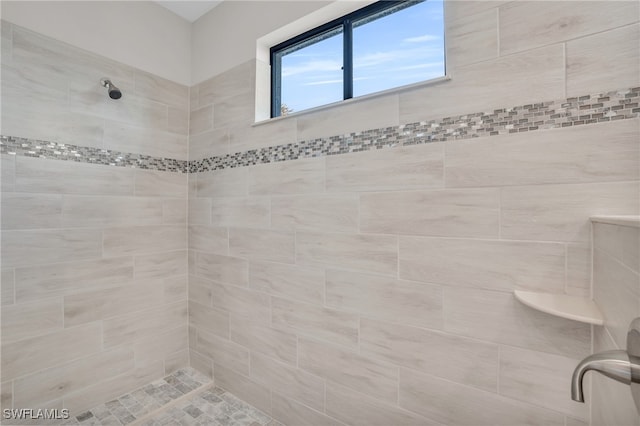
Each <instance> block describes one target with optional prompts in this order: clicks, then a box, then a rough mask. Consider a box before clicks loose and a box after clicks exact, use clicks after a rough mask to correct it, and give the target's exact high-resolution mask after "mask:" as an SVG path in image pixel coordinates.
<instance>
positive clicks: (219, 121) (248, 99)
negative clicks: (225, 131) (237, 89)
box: [213, 92, 255, 129]
mask: <svg viewBox="0 0 640 426" xmlns="http://www.w3.org/2000/svg"><path fill="white" fill-rule="evenodd" d="M254 103H255V95H254V93H253V92H246V93H238V94H235V95H232V96H229V97H227V98H226V99H216V100H215V101H214V104H213V127H214V128H216V129H220V128H223V127H246V126H250V125H251V124H253V122H254V117H255V105H254Z"/></svg>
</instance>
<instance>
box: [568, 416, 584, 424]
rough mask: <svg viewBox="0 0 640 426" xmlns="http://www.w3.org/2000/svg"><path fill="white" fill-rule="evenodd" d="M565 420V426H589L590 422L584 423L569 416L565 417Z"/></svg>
mask: <svg viewBox="0 0 640 426" xmlns="http://www.w3.org/2000/svg"><path fill="white" fill-rule="evenodd" d="M564 420H565V423H564V424H565V426H589V422H586V421H583V420H578V419H574V418H572V417H569V416H565V417H564Z"/></svg>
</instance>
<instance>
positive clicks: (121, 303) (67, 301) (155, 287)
mask: <svg viewBox="0 0 640 426" xmlns="http://www.w3.org/2000/svg"><path fill="white" fill-rule="evenodd" d="M163 301H164V291H163V287H162V285H161V283H159V282H157V280H156V281H155V282H150V283H148V284H146V283H145V284H136V285H125V286H123V287H115V288H110V289H107V290H96V291H88V292H82V293H79V294H73V295H68V296H65V297H64V325H65V327H72V326H74V325H79V324H84V323H88V322H92V321H98V320H102V319H105V318H112V317H116V316H119V315H125V314H128V313H133V312H137V311H141V310H145V309H149V308H152V307H154V306H158V305H160V304H162V302H163Z"/></svg>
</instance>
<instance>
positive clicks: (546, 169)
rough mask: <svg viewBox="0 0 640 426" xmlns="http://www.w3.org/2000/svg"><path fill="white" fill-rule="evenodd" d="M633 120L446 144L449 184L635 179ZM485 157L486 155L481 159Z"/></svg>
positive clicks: (447, 179) (496, 184)
mask: <svg viewBox="0 0 640 426" xmlns="http://www.w3.org/2000/svg"><path fill="white" fill-rule="evenodd" d="M639 132H640V131H639V130H638V123H637V122H636V121H635V120H623V121H619V122H613V123H599V124H596V125H591V126H578V127H575V128H564V129H552V130H545V131H544V137H540V133H538V132H530V133H520V134H518V135H504V136H495V137H490V138H481V139H474V140H463V141H453V142H451V143H447V145H446V148H445V150H446V165H445V172H446V184H447V186H448V187H459V186H509V185H529V184H531V185H538V184H545V183H553V184H556V183H581V182H603V181H620V180H635V179H637V178H638V145H639V144H638V140H639V136H640V133H639ZM479 158H481V159H482V161H479V160H478V159H479Z"/></svg>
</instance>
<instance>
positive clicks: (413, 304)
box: [189, 1, 640, 425]
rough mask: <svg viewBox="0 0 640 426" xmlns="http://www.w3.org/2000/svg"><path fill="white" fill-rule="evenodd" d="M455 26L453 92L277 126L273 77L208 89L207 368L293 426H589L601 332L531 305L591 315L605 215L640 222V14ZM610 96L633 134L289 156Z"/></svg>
mask: <svg viewBox="0 0 640 426" xmlns="http://www.w3.org/2000/svg"><path fill="white" fill-rule="evenodd" d="M446 16H447V23H446V27H447V34H448V39H447V49H448V50H447V54H448V58H449V59H448V66H447V70H448V74H449V75H450V77H451V80H450V81H446V82H443V83H439V84H437V85H432V86H427V87H423V88H415V89H411V90H405V91H401V92H398V93H393V94H387V95H383V96H380V97H377V98H373V99H368V100H362V101H357V100H356V101H351V102H349V103H346V104H344V105H341V106H335V107H332V108H327V109H323V110H319V111H315V112H310V113H301V114H298V115H293V116H290V117H286V118H283V119H279V120H274V121H272V122H269V123H264V124H259V125H252V117H253V110H254V97H255V95H254V89H253V82H254V81H255V72H256V68H258V69H261V68H262V67H263V64H261V63H257V64H256V62H255V61H249V62H247V63H245V64H242V65H240V66H238V67H236V68H234V69H232V70H229V71H228V72H226V73H223V74H221V75H218V76H216V77H214V78H212V79H210V80H208V81H205V82H203V83H201V84H199V85H197V86H195V87H193V88H192V91H191V122H190V124H191V127H190V150H189V152H190V158H189V159H190V166H191V171H192V173H191V174H190V175H189V227H190V235H191V236H194V238H191V239H190V241H189V273H190V279H189V307H190V308H189V325H190V329H189V333H190V337H189V345H190V360H191V365H192V366H194V367H196V368H198V369H200V370H201V371H205V372H208V373H210V374H213V375H214V377H215V380H216V383H217V385H219V386H222V387H224V388H228V389H229V390H230V391H231V392H233V393H235V394H237V395H238V396H240V397H242V398H244V399H245V400H247V401H248V402H249V403H251V404H253V405H255V406H257V407H258V408H260V409H261V410H264V411H265V412H267V413H268V414H270V415H272V416H273V417H274V418H276V419H278V420H279V421H282V422H283V423H285V424H296V425H299V424H314V425H317V424H349V425H351V424H355V425H357V424H362V425H375V424H379V425H388V424H420V425H424V424H452V425H453V424H455V425H462V424H473V425H493V424H504V425H513V424H519V425H524V424H531V425H539V424H547V425H552V424H554V425H555V424H557V425H564V424H575V425H586V424H588V423H589V420H590V406H589V404H586V405H583V404H578V403H575V402H572V401H571V400H570V397H569V389H570V387H569V383H570V377H571V373H572V371H573V368H574V367H575V365H576V364H577V362H578V361H579V360H580V359H581V358H582V357H584V356H586V355H588V354H589V353H591V329H590V327H589V326H587V325H584V324H581V323H578V322H573V321H569V320H563V319H559V318H555V317H552V316H548V315H546V314H543V313H540V312H537V311H534V310H531V309H529V308H527V307H525V306H523V305H521V304H519V303H518V302H517V301H516V300H515V299H514V298H513V296H512V291H513V290H514V289H527V290H538V291H548V292H555V293H567V294H571V295H579V296H590V276H591V261H590V256H591V237H590V224H589V216H591V215H594V214H638V211H639V208H640V207H639V206H640V204H639V203H640V201H639V193H640V183H639V172H638V170H639V169H640V156H639V154H640V146H639V145H640V142H639V141H640V127H639V123H640V122H639V120H638V118H637V117H638V112H637V111H633V108H637V105H635V106H634V102H636V101H635V100H633V99H631V100H628V101H624V100H625V99H627V98H626V95H627V94H630V93H634V92H633V91H632V90H631V88H636V87H638V86H639V85H640V70H639V67H638V63H639V61H638V59H639V53H638V52H639V51H640V50H639V49H638V40H639V37H638V34H639V31H640V25H639V24H638V16H639V15H638V4H637V3H634V2H617V3H616V4H615V7H613V6H611V3H607V2H584V3H580V4H579V6H578V5H577V4H576V3H575V2H543V3H540V2H524V1H522V2H521V1H518V2H501V1H496V2H459V1H455V2H447V3H446ZM470 26H472V27H471V28H472V30H470ZM609 92H612V93H615V94H621V96H622V98H621V99H623V101H624V102H623V104H627V103H628V104H630V105H631V106H630V107H629V116H628V117H627V116H625V117H624V118H621V119H620V120H603V121H602V122H597V121H598V120H597V119H598V116H596V117H588V118H585V120H591V119H594V118H595V121H592V122H589V123H587V122H585V123H576V124H585V125H584V126H581V125H576V126H574V125H560V126H552V127H554V128H537V129H532V130H535V131H527V132H523V131H519V132H511V131H507V132H504V133H506V134H499V132H498V134H497V135H491V134H490V132H487V133H485V134H483V135H478V136H479V137H469V138H467V139H462V138H456V137H451V138H448V140H446V141H445V142H439V141H437V140H436V141H433V140H431V141H428V142H429V143H425V142H427V141H426V140H422V142H419V144H417V145H408V146H399V145H402V144H401V143H400V144H395V145H398V146H394V144H393V143H390V144H385V143H383V144H382V145H384V146H380V148H384V149H378V148H379V147H378V146H375V144H376V143H378V141H377V140H372V142H371V143H372V144H373V145H374V146H373V147H372V148H371V149H369V150H366V152H352V153H349V152H348V151H349V149H348V148H347V149H345V151H343V152H340V154H339V155H327V154H328V152H324V153H323V152H321V151H320V150H319V151H318V152H317V153H315V154H312V155H302V156H298V157H296V156H295V155H294V156H293V158H298V159H295V160H291V159H288V158H287V156H286V153H287V152H290V151H291V150H292V149H295V148H296V147H299V146H302V145H303V144H304V143H308V142H309V141H313V140H316V139H323V140H327V141H329V142H328V143H330V142H331V141H332V140H337V141H340V140H342V141H347V142H345V143H346V145H347V146H348V145H349V142H348V139H349V138H355V139H357V138H360V139H359V140H360V141H365V140H366V139H367V133H366V132H367V131H369V130H371V129H382V130H381V133H384V132H385V131H386V130H385V129H392V130H393V129H399V130H397V131H398V132H400V133H401V132H402V131H403V129H406V128H409V129H415V128H418V127H419V126H420V125H423V126H424V125H426V124H427V123H429V122H430V121H434V122H437V123H441V122H447V123H448V122H449V121H450V122H451V123H450V124H451V128H452V129H454V131H458V130H455V129H456V123H459V122H458V121H456V120H457V119H458V118H460V119H461V120H462V119H464V120H466V122H468V121H469V120H471V117H487V116H489V115H491V114H500V113H501V112H504V111H510V108H515V107H519V106H525V107H524V108H534V107H535V106H536V104H541V105H542V106H548V105H550V104H551V103H557V105H559V106H560V107H563V108H566V107H567V106H565V105H563V104H564V103H566V102H571V101H570V99H571V98H575V101H579V100H580V99H582V100H586V98H584V96H586V95H594V94H606V93H609ZM590 99H591V98H590ZM591 102H592V103H593V102H596V101H591ZM621 105H622V104H621ZM579 108H580V106H578V107H577V109H578V110H579ZM622 108H625V107H624V106H623V107H622ZM616 109H617V108H616ZM496 110H498V111H496ZM602 112H603V113H604V111H602ZM516 113H517V114H520V113H521V112H518V111H516ZM599 113H600V112H599V111H594V114H599ZM452 117H453V118H452ZM566 117H567V116H561V118H562V119H564V120H567V122H569V121H572V120H568V119H567V118H566ZM554 118H555V117H554ZM578 119H579V114H578ZM464 120H463V121H464ZM416 123H417V125H418V127H416ZM405 125H406V127H404V128H403V126H405ZM460 127H462V126H460ZM506 129H508V128H506ZM527 130H530V129H527ZM393 131H396V130H393ZM427 133H428V132H427ZM374 139H375V138H374ZM423 139H426V136H425V138H423ZM363 143H366V141H365V142H363ZM275 145H278V146H279V147H278V148H277V149H272V150H262V149H265V148H267V147H272V146H275ZM305 146H309V145H305ZM352 147H353V145H352ZM251 150H261V151H251ZM353 150H354V151H358V149H353ZM234 153H238V154H237V155H236V156H233V155H230V154H234ZM256 153H259V154H262V153H266V155H267V156H268V157H269V156H270V157H269V158H267V160H266V161H263V160H262V159H260V158H259V156H258V155H256ZM283 153H284V154H283ZM252 156H253V157H252ZM213 157H215V158H213ZM305 157H307V158H305ZM229 158H241V159H248V160H246V161H244V160H243V161H244V162H240V163H237V162H236V163H234V162H233V161H229V162H226V160H225V159H229ZM251 158H254V159H253V160H252V159H251ZM220 159H222V160H220ZM259 163H265V164H259ZM596 418H597V416H596Z"/></svg>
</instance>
